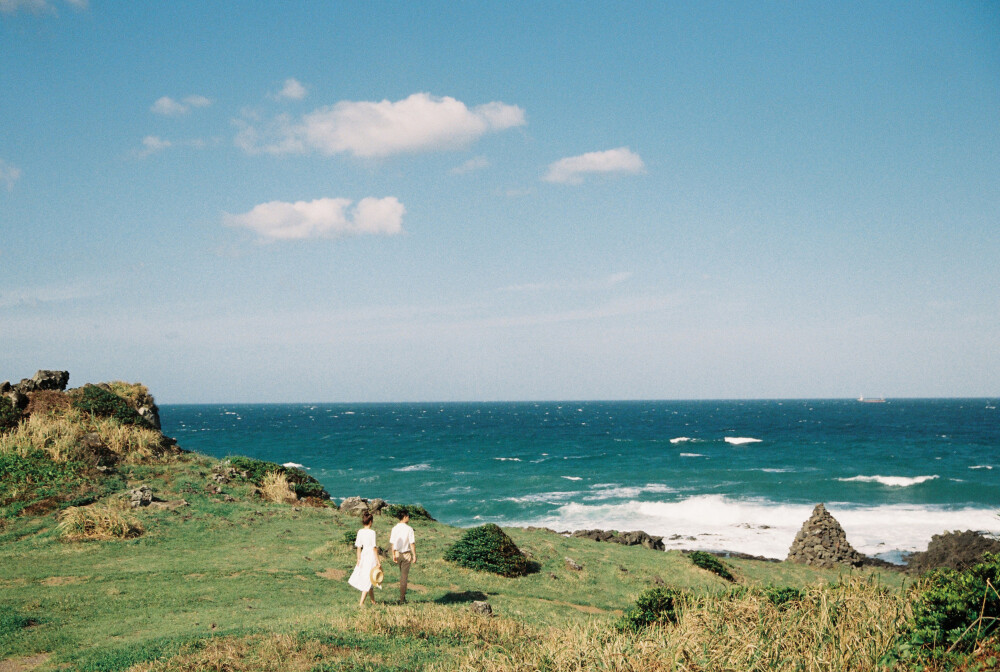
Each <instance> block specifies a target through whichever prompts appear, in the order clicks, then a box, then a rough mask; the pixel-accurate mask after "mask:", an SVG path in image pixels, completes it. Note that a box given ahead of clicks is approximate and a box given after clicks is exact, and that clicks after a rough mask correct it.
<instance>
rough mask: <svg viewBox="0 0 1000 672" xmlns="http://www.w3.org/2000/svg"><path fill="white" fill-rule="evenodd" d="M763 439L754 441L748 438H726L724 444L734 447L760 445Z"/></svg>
mask: <svg viewBox="0 0 1000 672" xmlns="http://www.w3.org/2000/svg"><path fill="white" fill-rule="evenodd" d="M761 441H763V439H754V438H752V437H749V436H727V437H726V443H728V444H731V445H734V446H742V445H743V444H746V443H760V442H761Z"/></svg>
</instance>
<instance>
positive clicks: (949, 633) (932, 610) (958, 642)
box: [910, 553, 1000, 651]
mask: <svg viewBox="0 0 1000 672" xmlns="http://www.w3.org/2000/svg"><path fill="white" fill-rule="evenodd" d="M998 591H1000V553H986V554H984V555H983V557H982V562H980V563H979V564H977V565H974V566H973V567H970V568H969V569H967V570H966V571H964V572H956V571H955V570H953V569H939V570H936V571H934V572H932V573H931V574H929V575H928V576H927V579H926V584H925V586H924V588H923V590H921V591H920V592H919V593H918V594H917V598H916V600H915V601H914V603H913V620H912V625H911V629H912V633H911V637H910V643H911V644H913V645H916V646H919V647H921V648H924V649H934V648H937V647H945V646H948V647H951V646H953V645H954V646H955V648H957V649H960V650H963V651H968V650H971V649H972V648H973V647H974V645H975V643H976V642H977V641H980V640H982V639H985V638H986V637H988V636H989V635H990V634H991V633H995V632H996V631H997V628H996V625H997V623H998V622H1000V594H998Z"/></svg>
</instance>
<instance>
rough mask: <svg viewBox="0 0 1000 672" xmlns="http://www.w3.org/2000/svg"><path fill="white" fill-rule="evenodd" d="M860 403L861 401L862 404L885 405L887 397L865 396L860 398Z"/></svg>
mask: <svg viewBox="0 0 1000 672" xmlns="http://www.w3.org/2000/svg"><path fill="white" fill-rule="evenodd" d="M858 401H860V402H861V403H862V404H884V403H885V397H866V396H864V395H861V396H860V397H858Z"/></svg>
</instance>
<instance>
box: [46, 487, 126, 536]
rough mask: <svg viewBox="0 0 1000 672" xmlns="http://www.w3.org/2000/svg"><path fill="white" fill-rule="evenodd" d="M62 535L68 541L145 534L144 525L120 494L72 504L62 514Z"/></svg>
mask: <svg viewBox="0 0 1000 672" xmlns="http://www.w3.org/2000/svg"><path fill="white" fill-rule="evenodd" d="M58 530H59V534H60V535H61V536H62V537H63V539H66V540H67V541H89V540H97V541H103V540H108V539H130V538H132V537H138V536H140V535H142V533H143V528H142V524H141V523H140V522H139V521H138V520H137V519H136V518H135V517H134V516H133V515H131V508H130V507H129V505H128V503H127V502H125V501H124V500H123V499H121V498H119V497H112V498H109V499H106V500H102V501H100V502H97V503H96V504H91V505H90V506H71V507H69V508H68V509H66V510H65V511H63V512H62V513H61V514H59V526H58Z"/></svg>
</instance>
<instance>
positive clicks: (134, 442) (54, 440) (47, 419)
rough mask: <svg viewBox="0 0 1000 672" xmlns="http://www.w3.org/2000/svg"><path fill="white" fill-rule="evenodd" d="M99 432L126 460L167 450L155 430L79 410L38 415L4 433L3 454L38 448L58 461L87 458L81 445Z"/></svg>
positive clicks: (22, 453)
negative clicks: (89, 414) (85, 437)
mask: <svg viewBox="0 0 1000 672" xmlns="http://www.w3.org/2000/svg"><path fill="white" fill-rule="evenodd" d="M90 433H96V434H98V435H99V436H100V438H101V443H103V444H104V445H105V446H106V447H107V448H108V449H109V450H111V451H112V452H113V453H116V454H117V455H118V456H119V457H120V458H121V459H122V460H124V461H126V462H144V461H148V460H150V459H152V458H154V457H156V456H157V455H159V454H161V453H162V452H163V449H162V441H163V435H162V434H160V432H158V431H156V430H154V429H148V428H146V427H137V426H135V425H124V424H122V423H121V422H119V421H118V420H115V419H114V418H94V417H90V416H88V415H86V414H84V413H81V412H80V411H78V410H76V409H72V410H69V411H65V412H59V413H49V414H45V415H42V414H34V415H31V416H29V417H28V418H27V419H25V420H22V421H21V422H20V423H19V424H18V426H17V427H16V428H15V429H13V430H12V431H10V432H7V433H5V434H0V453H15V454H17V455H19V456H21V457H27V456H28V455H29V454H31V453H33V452H34V451H36V450H40V451H42V452H44V453H45V454H47V455H48V456H49V458H50V459H52V460H53V461H55V462H67V461H70V460H78V459H80V458H82V457H85V455H84V450H83V449H82V448H81V447H80V443H81V440H82V439H83V437H84V436H85V435H86V434H90Z"/></svg>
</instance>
